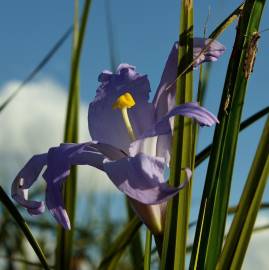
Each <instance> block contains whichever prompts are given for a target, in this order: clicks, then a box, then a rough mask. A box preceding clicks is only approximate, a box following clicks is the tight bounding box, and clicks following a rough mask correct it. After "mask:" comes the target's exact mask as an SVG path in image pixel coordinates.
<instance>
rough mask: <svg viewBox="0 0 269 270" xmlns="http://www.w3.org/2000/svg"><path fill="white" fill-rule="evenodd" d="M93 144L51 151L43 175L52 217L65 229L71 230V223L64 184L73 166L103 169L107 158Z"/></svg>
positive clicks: (67, 145) (66, 146) (47, 203)
mask: <svg viewBox="0 0 269 270" xmlns="http://www.w3.org/2000/svg"><path fill="white" fill-rule="evenodd" d="M93 145H94V144H92V143H83V144H61V145H60V146H58V147H53V148H50V149H49V152H48V158H47V159H48V164H47V169H46V171H45V172H44V174H43V177H44V179H45V180H46V182H47V189H46V205H47V207H48V209H49V210H50V212H51V214H52V216H53V217H54V218H55V219H56V220H57V222H58V223H60V224H61V225H62V226H63V227H64V228H65V229H70V221H69V218H68V215H67V212H66V210H65V206H64V204H63V200H62V194H61V189H62V184H63V182H64V181H65V180H66V177H67V176H68V175H69V174H70V168H71V166H72V165H90V166H93V167H96V168H98V169H101V170H102V169H103V166H102V164H103V160H104V158H105V156H104V155H102V154H101V153H100V152H99V151H98V150H97V149H96V148H94V147H93Z"/></svg>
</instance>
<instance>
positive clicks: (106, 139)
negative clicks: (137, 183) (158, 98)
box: [88, 64, 154, 152]
mask: <svg viewBox="0 0 269 270" xmlns="http://www.w3.org/2000/svg"><path fill="white" fill-rule="evenodd" d="M99 80H100V81H101V85H100V86H99V87H98V89H97V94H96V97H95V99H94V101H93V102H91V103H90V105H89V111H88V124H89V131H90V134H91V137H92V139H93V140H96V141H99V142H101V143H105V144H110V145H113V146H115V147H117V148H120V149H123V150H124V151H126V152H127V150H128V147H129V144H130V142H131V140H130V138H129V136H128V133H127V130H126V127H125V125H124V122H123V119H122V115H121V112H120V111H119V110H117V109H113V108H112V105H113V104H114V102H115V101H116V100H117V98H118V97H119V96H121V95H122V94H124V93H126V92H129V93H130V94H131V95H132V96H133V98H134V100H135V102H136V104H135V106H134V107H133V108H131V109H129V110H128V114H129V117H130V121H131V124H132V127H133V129H134V132H135V134H136V135H137V136H139V135H141V134H142V133H143V132H144V131H145V130H146V128H147V127H148V126H151V125H152V124H153V116H154V109H153V105H152V104H151V103H149V102H148V99H149V92H150V85H149V81H148V78H147V76H146V75H140V74H139V73H137V72H136V71H135V67H133V66H130V65H128V64H121V65H119V67H118V69H117V71H116V73H109V72H108V71H105V72H103V73H102V74H101V75H100V76H99Z"/></svg>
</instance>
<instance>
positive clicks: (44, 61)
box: [0, 26, 73, 113]
mask: <svg viewBox="0 0 269 270" xmlns="http://www.w3.org/2000/svg"><path fill="white" fill-rule="evenodd" d="M72 31H73V26H71V27H69V28H68V29H67V30H66V32H65V33H64V34H63V35H62V36H61V37H60V39H59V40H58V41H57V42H56V43H55V45H53V47H52V48H51V49H50V51H49V52H48V53H47V54H46V55H45V57H44V58H43V59H42V60H41V61H40V63H39V64H38V65H37V66H36V67H35V68H34V70H33V71H32V72H31V73H30V74H29V75H28V76H27V77H26V78H25V79H24V80H23V82H22V83H21V84H20V85H19V86H18V88H17V89H16V90H15V91H14V92H13V93H12V94H11V95H10V96H9V97H8V98H7V99H6V100H5V101H4V102H3V103H2V104H1V105H0V113H1V112H2V111H3V110H4V109H5V108H6V106H7V105H8V104H9V103H10V102H11V101H12V100H13V99H14V98H15V97H16V96H17V95H18V94H19V92H20V91H21V90H22V89H23V87H24V86H25V85H26V84H27V83H29V82H30V81H31V80H32V79H33V78H34V77H35V76H36V75H37V74H38V73H39V72H40V70H41V69H42V68H44V67H45V66H46V65H47V64H48V62H49V61H50V60H51V58H52V57H53V56H54V55H55V54H56V52H57V51H58V50H59V49H60V48H61V47H62V45H63V44H64V42H65V41H66V40H67V38H68V37H69V36H70V34H71V33H72Z"/></svg>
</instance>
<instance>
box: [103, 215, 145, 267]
mask: <svg viewBox="0 0 269 270" xmlns="http://www.w3.org/2000/svg"><path fill="white" fill-rule="evenodd" d="M141 225H142V222H141V221H140V219H139V218H138V217H134V218H133V219H132V220H131V221H130V222H129V223H128V224H127V225H126V227H125V228H124V230H123V231H122V232H121V233H120V234H119V236H118V237H117V238H116V239H115V241H114V242H113V244H112V245H111V246H110V247H109V250H108V251H107V252H106V256H105V257H104V258H103V259H102V261H101V263H100V265H99V267H98V270H113V269H118V268H117V267H118V261H119V260H120V258H121V256H122V254H123V253H124V251H125V249H126V247H127V246H128V245H130V242H131V240H132V239H133V238H134V236H135V235H136V233H137V231H138V229H139V228H140V227H141ZM139 264H140V262H137V265H139Z"/></svg>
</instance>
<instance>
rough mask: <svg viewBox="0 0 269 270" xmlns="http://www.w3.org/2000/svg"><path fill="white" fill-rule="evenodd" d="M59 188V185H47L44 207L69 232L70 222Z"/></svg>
mask: <svg viewBox="0 0 269 270" xmlns="http://www.w3.org/2000/svg"><path fill="white" fill-rule="evenodd" d="M61 188H62V186H61V185H60V184H59V183H57V184H54V185H51V184H48V185H47V189H46V205H47V207H48V209H49V211H50V213H51V214H52V216H53V217H54V218H55V219H56V221H57V222H58V223H59V224H61V225H62V226H63V227H64V228H65V229H69V230H70V228H71V225H70V220H69V217H68V214H67V212H66V210H65V207H64V203H63V199H62V192H61Z"/></svg>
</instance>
